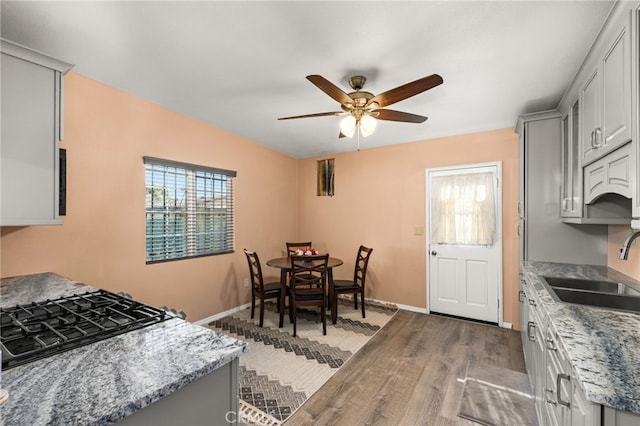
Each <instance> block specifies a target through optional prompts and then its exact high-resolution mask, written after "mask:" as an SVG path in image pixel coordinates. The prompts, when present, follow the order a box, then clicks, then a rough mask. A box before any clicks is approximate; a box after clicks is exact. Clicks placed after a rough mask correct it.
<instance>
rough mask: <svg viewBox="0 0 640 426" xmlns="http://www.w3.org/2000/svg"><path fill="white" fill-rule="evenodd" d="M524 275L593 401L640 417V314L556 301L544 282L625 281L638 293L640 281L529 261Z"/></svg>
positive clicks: (605, 270) (592, 268)
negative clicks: (561, 279) (565, 279)
mask: <svg viewBox="0 0 640 426" xmlns="http://www.w3.org/2000/svg"><path fill="white" fill-rule="evenodd" d="M522 270H523V272H524V274H525V278H526V279H527V282H528V283H529V284H531V285H532V286H533V289H534V290H535V292H536V294H537V296H538V299H539V300H540V302H541V305H542V309H543V310H544V311H545V312H546V314H547V317H548V318H549V323H550V325H551V327H552V329H553V330H554V331H555V333H556V334H557V336H558V337H559V342H558V344H559V345H561V347H562V348H564V349H565V352H566V353H567V354H568V357H569V362H570V364H571V368H572V370H573V371H574V373H575V374H576V376H577V378H578V383H579V385H580V386H581V388H582V390H583V391H584V393H585V396H586V397H587V399H588V400H589V401H591V402H593V403H597V404H601V405H604V406H608V407H611V408H614V409H617V410H622V411H629V412H632V413H635V414H640V365H638V363H637V359H635V358H634V356H636V355H635V353H637V351H638V350H640V315H637V314H634V313H628V312H622V311H616V310H611V309H604V308H596V307H590V306H583V305H575V304H569V303H564V302H556V301H555V300H554V299H553V298H552V297H551V295H550V294H549V292H548V291H547V289H546V288H545V286H544V285H543V284H542V279H543V278H542V277H543V276H555V277H569V278H583V279H595V280H606V281H615V282H624V283H625V284H628V285H630V286H631V287H633V288H636V289H638V290H640V282H639V281H637V280H635V279H633V278H631V277H629V276H627V275H625V274H623V273H621V272H619V271H617V270H615V269H613V268H609V267H606V266H599V265H575V264H564V263H553V262H530V261H524V262H522ZM634 351H635V353H634ZM634 361H635V362H634Z"/></svg>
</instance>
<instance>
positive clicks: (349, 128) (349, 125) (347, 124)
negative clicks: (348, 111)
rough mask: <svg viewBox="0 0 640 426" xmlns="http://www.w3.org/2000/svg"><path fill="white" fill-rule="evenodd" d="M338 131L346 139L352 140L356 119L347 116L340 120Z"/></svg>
mask: <svg viewBox="0 0 640 426" xmlns="http://www.w3.org/2000/svg"><path fill="white" fill-rule="evenodd" d="M340 131H341V132H342V134H343V135H345V136H346V137H348V138H352V137H353V135H354V134H355V133H356V118H355V117H354V116H353V115H347V116H346V117H345V118H343V119H342V120H340Z"/></svg>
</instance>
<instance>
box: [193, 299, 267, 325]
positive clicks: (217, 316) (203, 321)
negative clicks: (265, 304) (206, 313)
mask: <svg viewBox="0 0 640 426" xmlns="http://www.w3.org/2000/svg"><path fill="white" fill-rule="evenodd" d="M257 306H260V301H259V300H257V301H256V307H257ZM250 307H251V303H245V304H244V305H240V306H236V307H235V308H231V309H229V310H227V311H224V312H220V313H219V314H215V315H211V316H210V317H207V318H203V319H201V320H198V321H195V322H194V324H197V325H207V324H209V323H210V322H211V321H216V320H219V319H220V318H224V317H226V316H228V315H231V314H235V313H236V312H240V311H243V310H245V309H249V308H250Z"/></svg>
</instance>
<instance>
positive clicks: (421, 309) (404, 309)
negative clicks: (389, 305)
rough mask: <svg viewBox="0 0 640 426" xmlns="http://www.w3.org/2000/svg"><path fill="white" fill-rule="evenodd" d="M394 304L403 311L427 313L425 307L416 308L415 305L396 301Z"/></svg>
mask: <svg viewBox="0 0 640 426" xmlns="http://www.w3.org/2000/svg"><path fill="white" fill-rule="evenodd" d="M396 306H397V307H398V309H402V310H403V311H410V312H417V313H419V314H426V313H427V309H426V308H418V307H417V306H411V305H402V304H400V303H396Z"/></svg>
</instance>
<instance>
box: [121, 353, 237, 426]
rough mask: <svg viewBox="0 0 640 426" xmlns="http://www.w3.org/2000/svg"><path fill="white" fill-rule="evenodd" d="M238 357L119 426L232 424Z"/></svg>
mask: <svg viewBox="0 0 640 426" xmlns="http://www.w3.org/2000/svg"><path fill="white" fill-rule="evenodd" d="M238 365H239V361H238V358H235V359H234V360H232V361H231V362H229V363H227V364H225V365H223V366H222V367H220V368H218V369H216V370H214V371H213V372H211V373H210V374H208V375H206V376H204V377H201V378H199V379H198V380H196V381H194V382H192V383H189V384H188V385H186V386H184V387H183V388H181V389H178V390H177V391H175V392H174V393H172V394H170V395H168V396H166V397H164V398H162V399H160V400H159V401H156V402H154V403H153V404H151V405H149V406H147V407H145V408H143V409H142V410H139V411H136V412H135V413H133V414H131V415H130V416H127V417H125V418H124V419H122V420H121V421H120V422H118V425H121V426H126V425H135V426H145V425H149V426H163V425H165V426H174V425H185V426H186V425H198V426H206V425H212V426H217V425H235V424H238V423H239V420H240V419H239V412H238V374H239V373H238Z"/></svg>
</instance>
